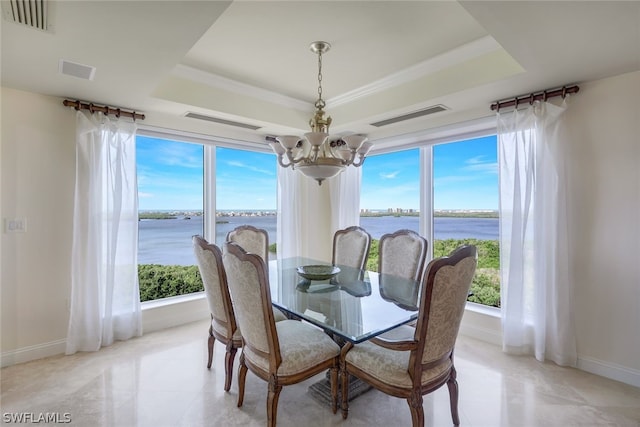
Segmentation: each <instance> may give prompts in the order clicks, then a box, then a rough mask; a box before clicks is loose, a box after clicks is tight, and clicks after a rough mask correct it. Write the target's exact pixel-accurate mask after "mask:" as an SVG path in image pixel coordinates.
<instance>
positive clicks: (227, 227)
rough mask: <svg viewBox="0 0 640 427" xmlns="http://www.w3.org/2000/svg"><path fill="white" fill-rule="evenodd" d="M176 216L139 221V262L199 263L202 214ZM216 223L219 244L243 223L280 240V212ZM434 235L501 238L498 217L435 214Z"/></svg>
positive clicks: (365, 221)
mask: <svg viewBox="0 0 640 427" xmlns="http://www.w3.org/2000/svg"><path fill="white" fill-rule="evenodd" d="M188 218H189V219H186V218H185V217H178V218H176V219H148V220H141V221H140V222H139V223H138V226H139V227H138V263H139V264H165V265H169V264H173V265H195V263H196V260H195V256H194V255H193V249H192V246H191V237H192V236H193V235H195V234H200V235H202V234H203V218H202V216H192V217H188ZM218 221H219V223H217V224H216V244H218V245H221V244H222V242H224V239H225V238H226V235H227V233H228V232H229V231H231V230H233V229H234V228H236V227H237V226H239V225H244V224H247V225H253V226H254V227H257V228H263V229H265V230H267V232H268V233H269V242H270V243H275V242H276V216H275V215H268V216H226V217H221V218H219V219H218ZM418 224H419V218H418V217H417V216H398V217H396V216H380V217H362V218H360V226H361V227H362V228H364V229H365V230H367V232H369V234H371V237H372V238H374V239H379V238H380V237H381V236H382V235H383V234H385V233H390V232H393V231H396V230H400V229H409V230H414V231H418ZM434 238H435V239H436V240H444V239H465V238H474V239H480V240H497V239H498V219H497V218H449V217H437V218H434Z"/></svg>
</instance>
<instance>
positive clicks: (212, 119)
mask: <svg viewBox="0 0 640 427" xmlns="http://www.w3.org/2000/svg"><path fill="white" fill-rule="evenodd" d="M184 116H185V117H189V118H191V119H198V120H205V121H207V122H214V123H220V124H223V125H229V126H235V127H239V128H244V129H251V130H258V129H260V127H261V126H254V125H249V124H246V123H240V122H234V121H233V120H226V119H220V118H218V117H211V116H205V115H204V114H198V113H191V112H189V113H187V114H185V115H184Z"/></svg>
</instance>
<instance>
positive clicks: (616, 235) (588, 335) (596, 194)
mask: <svg viewBox="0 0 640 427" xmlns="http://www.w3.org/2000/svg"><path fill="white" fill-rule="evenodd" d="M638 99H640V72H635V73H630V74H625V75H621V76H618V77H614V78H609V79H604V80H599V81H596V82H591V83H588V84H581V85H580V92H579V93H578V94H577V95H576V96H575V97H574V98H573V99H571V104H570V107H569V109H568V110H567V112H566V113H565V114H567V117H566V119H567V121H568V125H569V127H570V130H571V140H570V141H569V143H570V150H571V153H572V159H573V161H572V162H571V164H570V165H569V168H568V172H569V191H570V200H569V207H570V211H569V215H570V218H571V224H570V230H569V232H570V239H571V243H570V245H571V254H572V267H573V272H574V279H575V283H574V288H575V300H574V302H575V304H576V316H575V319H576V328H577V334H578V355H579V362H580V364H579V366H581V367H582V368H584V369H586V370H589V371H592V372H594V373H600V374H603V375H607V376H613V375H609V374H608V372H614V371H617V374H616V375H621V376H622V377H619V378H617V379H620V380H622V381H626V382H630V379H634V381H635V385H638V386H640V333H638V328H639V327H640V172H639V169H640V107H639V104H638Z"/></svg>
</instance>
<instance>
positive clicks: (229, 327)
mask: <svg viewBox="0 0 640 427" xmlns="http://www.w3.org/2000/svg"><path fill="white" fill-rule="evenodd" d="M192 241H193V250H194V253H195V256H196V260H197V263H198V270H199V271H200V277H201V278H202V284H203V285H204V291H205V294H206V296H207V303H208V305H209V311H210V313H211V324H210V325H209V339H208V342H207V347H208V350H209V355H208V360H207V368H208V369H210V368H211V362H212V360H213V345H214V343H215V340H218V341H220V342H221V343H222V344H224V345H225V346H226V355H225V364H224V366H225V381H224V390H225V391H229V389H230V388H231V379H232V376H233V361H234V359H235V355H236V352H237V350H238V348H240V347H242V335H241V333H240V329H239V328H238V325H237V323H236V318H235V314H234V310H233V304H232V303H231V296H230V294H229V287H228V283H227V275H226V272H225V269H224V264H223V262H222V251H220V248H219V247H218V246H216V245H214V244H212V243H209V242H208V241H207V240H205V239H204V238H203V237H202V236H193V238H192ZM274 317H275V318H276V319H277V321H280V320H284V319H286V317H285V316H284V315H283V314H282V313H281V312H280V311H279V310H276V311H275V313H274Z"/></svg>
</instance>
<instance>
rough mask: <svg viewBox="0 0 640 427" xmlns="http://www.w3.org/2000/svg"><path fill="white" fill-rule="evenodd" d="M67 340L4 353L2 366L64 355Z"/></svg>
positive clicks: (1, 357) (0, 363) (0, 358)
mask: <svg viewBox="0 0 640 427" xmlns="http://www.w3.org/2000/svg"><path fill="white" fill-rule="evenodd" d="M66 347H67V340H66V339H60V340H55V341H50V342H46V343H42V344H36V345H30V346H27V347H22V348H18V349H16V350H9V351H4V352H2V354H1V355H0V366H1V367H3V368H4V367H6V366H11V365H15V364H17V363H25V362H30V361H32V360H36V359H42V358H44V357H50V356H56V355H59V354H62V353H64V351H65V349H66Z"/></svg>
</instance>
